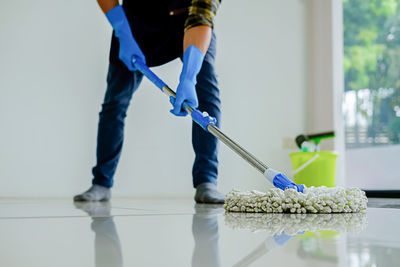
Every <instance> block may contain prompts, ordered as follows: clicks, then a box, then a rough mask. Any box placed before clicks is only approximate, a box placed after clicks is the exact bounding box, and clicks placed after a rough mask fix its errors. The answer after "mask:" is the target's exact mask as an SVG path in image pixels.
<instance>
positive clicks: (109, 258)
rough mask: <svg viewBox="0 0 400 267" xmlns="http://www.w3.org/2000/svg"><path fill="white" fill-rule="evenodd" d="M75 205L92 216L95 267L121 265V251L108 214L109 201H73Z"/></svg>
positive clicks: (115, 231)
mask: <svg viewBox="0 0 400 267" xmlns="http://www.w3.org/2000/svg"><path fill="white" fill-rule="evenodd" d="M75 207H76V208H78V209H80V210H83V211H85V212H86V213H87V214H89V216H91V217H92V224H91V228H92V230H93V232H94V233H95V234H96V236H95V242H94V247H95V263H96V267H103V266H104V267H106V266H107V267H110V266H113V267H119V266H122V251H121V244H120V242H119V237H118V233H117V229H116V228H115V224H114V220H113V219H114V218H113V217H112V216H110V203H109V202H86V203H81V202H77V203H75Z"/></svg>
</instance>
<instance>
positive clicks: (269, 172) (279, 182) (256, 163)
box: [134, 61, 303, 192]
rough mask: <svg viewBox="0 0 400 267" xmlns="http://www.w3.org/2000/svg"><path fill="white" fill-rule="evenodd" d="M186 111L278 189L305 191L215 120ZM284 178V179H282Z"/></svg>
mask: <svg viewBox="0 0 400 267" xmlns="http://www.w3.org/2000/svg"><path fill="white" fill-rule="evenodd" d="M134 65H135V67H136V68H137V69H138V70H139V71H140V72H141V73H143V75H144V76H146V77H147V78H148V79H149V80H150V81H151V82H153V83H154V84H155V85H156V86H157V87H158V88H159V89H161V91H162V92H163V93H164V94H166V95H167V96H168V97H173V98H175V97H176V93H175V92H174V91H173V90H172V89H171V88H169V87H168V85H167V84H165V83H164V82H163V81H162V80H161V79H160V78H158V76H157V75H156V74H154V72H152V71H151V70H150V69H149V67H147V66H146V65H145V64H143V63H141V62H135V61H134ZM185 109H186V111H187V112H188V113H189V115H191V117H192V119H193V121H195V122H196V123H197V124H199V125H200V126H201V127H202V128H203V129H204V130H205V131H208V132H209V133H211V134H212V135H213V136H215V137H216V138H217V139H218V140H220V141H221V142H223V143H224V144H225V145H227V146H228V147H229V148H231V149H232V150H233V151H235V152H236V153H237V154H238V155H239V156H240V157H242V158H243V159H244V160H246V161H247V162H248V163H250V164H251V165H252V166H253V167H255V168H256V169H257V170H258V171H259V172H261V173H262V174H264V175H265V176H266V178H267V179H268V180H269V181H270V182H271V183H273V184H274V185H275V186H276V187H279V188H281V189H285V188H287V187H289V188H293V189H296V190H298V191H299V192H302V191H303V187H302V185H296V184H294V183H293V182H292V181H290V180H289V179H288V178H287V177H286V176H285V175H283V174H282V173H280V172H277V171H275V170H273V169H271V168H269V167H268V166H267V165H265V164H264V163H262V162H261V161H260V160H258V159H257V158H256V157H255V156H253V155H252V154H251V153H250V152H248V151H247V150H246V149H244V148H243V147H241V146H240V145H239V144H238V143H236V142H235V141H233V140H232V139H231V138H230V137H228V136H227V135H226V134H224V133H223V132H222V131H221V130H220V129H219V128H218V127H217V126H216V125H215V122H216V120H215V118H212V117H210V116H209V115H208V114H206V115H204V114H202V113H201V112H200V111H199V110H197V109H194V108H192V107H190V106H189V105H186V104H185ZM282 176H283V177H282ZM285 178H286V179H285Z"/></svg>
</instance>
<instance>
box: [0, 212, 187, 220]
mask: <svg viewBox="0 0 400 267" xmlns="http://www.w3.org/2000/svg"><path fill="white" fill-rule="evenodd" d="M193 214H194V213H162V214H156V213H154V214H152V213H150V214H116V215H109V216H89V215H76V216H25V217H0V221H1V220H4V221H5V220H23V219H28V220H29V219H63V218H64V219H69V218H71V219H73V218H109V217H145V216H187V215H193Z"/></svg>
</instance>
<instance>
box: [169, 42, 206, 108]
mask: <svg viewBox="0 0 400 267" xmlns="http://www.w3.org/2000/svg"><path fill="white" fill-rule="evenodd" d="M203 59H204V55H203V52H201V51H200V49H198V48H197V47H196V46H194V45H191V46H189V47H188V48H187V49H186V51H185V53H183V68H182V72H181V76H180V77H179V85H178V88H177V89H176V98H173V97H170V102H171V104H172V105H173V106H174V108H173V109H172V110H171V113H172V114H174V115H176V116H186V115H187V112H186V110H185V108H184V103H186V104H188V105H189V106H190V107H192V108H197V107H198V106H199V100H198V99H197V93H196V83H197V80H196V77H197V74H198V73H199V72H200V69H201V65H202V64H203Z"/></svg>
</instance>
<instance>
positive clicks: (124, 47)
mask: <svg viewBox="0 0 400 267" xmlns="http://www.w3.org/2000/svg"><path fill="white" fill-rule="evenodd" d="M106 17H107V19H108V21H109V22H110V24H111V26H112V27H113V29H114V31H115V36H116V37H117V38H118V40H119V59H120V60H121V61H122V62H124V64H125V65H126V67H127V68H128V69H129V70H131V71H134V70H136V68H135V66H134V64H133V60H135V61H141V62H142V63H146V58H145V56H144V54H143V52H142V50H140V47H139V45H138V44H137V43H136V41H135V38H134V37H133V35H132V31H131V27H130V26H129V22H128V19H127V18H126V15H125V11H124V9H123V7H122V6H121V5H118V6H116V7H114V8H113V9H111V10H110V11H108V12H107V13H106Z"/></svg>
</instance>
